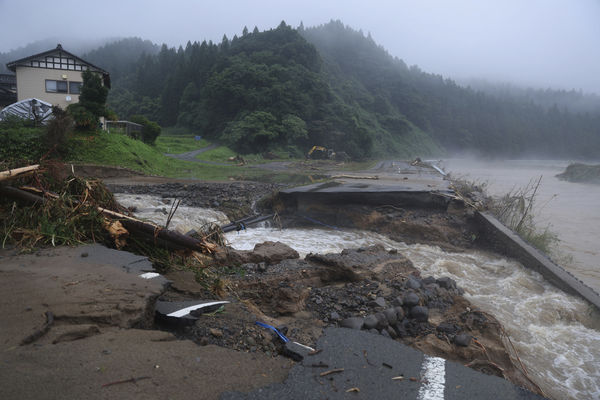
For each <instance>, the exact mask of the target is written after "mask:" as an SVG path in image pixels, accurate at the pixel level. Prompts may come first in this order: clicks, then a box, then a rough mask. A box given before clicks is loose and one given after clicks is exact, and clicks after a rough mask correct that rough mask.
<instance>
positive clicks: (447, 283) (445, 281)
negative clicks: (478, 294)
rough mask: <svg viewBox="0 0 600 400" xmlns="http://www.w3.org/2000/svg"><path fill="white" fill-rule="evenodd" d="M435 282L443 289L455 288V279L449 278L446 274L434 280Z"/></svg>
mask: <svg viewBox="0 0 600 400" xmlns="http://www.w3.org/2000/svg"><path fill="white" fill-rule="evenodd" d="M436 283H437V284H438V285H440V287H443V288H444V289H448V290H452V289H456V288H457V286H456V281H455V280H454V279H452V278H449V277H447V276H445V277H442V278H439V279H437V280H436Z"/></svg>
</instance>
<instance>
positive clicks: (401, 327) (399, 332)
mask: <svg viewBox="0 0 600 400" xmlns="http://www.w3.org/2000/svg"><path fill="white" fill-rule="evenodd" d="M393 328H394V331H396V334H397V335H398V337H405V336H408V332H406V328H405V327H404V325H403V324H402V323H400V322H398V323H397V324H396V325H394V326H393Z"/></svg>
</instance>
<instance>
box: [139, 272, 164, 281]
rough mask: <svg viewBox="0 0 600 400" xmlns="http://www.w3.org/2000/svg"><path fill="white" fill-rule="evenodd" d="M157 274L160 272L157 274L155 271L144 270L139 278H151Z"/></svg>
mask: <svg viewBox="0 0 600 400" xmlns="http://www.w3.org/2000/svg"><path fill="white" fill-rule="evenodd" d="M157 276H160V274H158V273H156V272H146V273H145V274H141V275H140V278H144V279H152V278H156V277H157Z"/></svg>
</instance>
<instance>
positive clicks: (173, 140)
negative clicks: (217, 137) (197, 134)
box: [154, 135, 210, 154]
mask: <svg viewBox="0 0 600 400" xmlns="http://www.w3.org/2000/svg"><path fill="white" fill-rule="evenodd" d="M209 144H210V143H209V142H207V141H206V140H204V139H200V140H196V139H194V136H190V135H169V136H163V135H161V136H159V137H158V138H156V144H155V146H154V147H155V148H156V149H157V150H158V151H159V152H161V153H169V154H181V153H185V152H188V151H193V150H197V149H201V148H202V147H206V146H208V145H209Z"/></svg>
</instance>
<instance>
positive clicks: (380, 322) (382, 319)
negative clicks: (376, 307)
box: [375, 312, 389, 329]
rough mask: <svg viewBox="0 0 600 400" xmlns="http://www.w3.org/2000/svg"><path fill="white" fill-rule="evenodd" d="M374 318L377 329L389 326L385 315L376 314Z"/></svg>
mask: <svg viewBox="0 0 600 400" xmlns="http://www.w3.org/2000/svg"><path fill="white" fill-rule="evenodd" d="M375 318H377V326H376V328H377V329H385V328H387V326H388V325H389V323H388V320H387V318H386V316H385V314H383V313H380V312H378V313H377V314H375Z"/></svg>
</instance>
